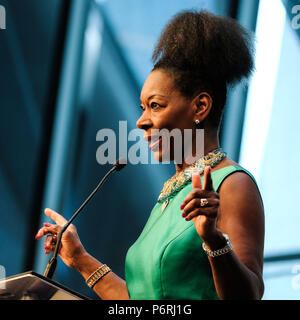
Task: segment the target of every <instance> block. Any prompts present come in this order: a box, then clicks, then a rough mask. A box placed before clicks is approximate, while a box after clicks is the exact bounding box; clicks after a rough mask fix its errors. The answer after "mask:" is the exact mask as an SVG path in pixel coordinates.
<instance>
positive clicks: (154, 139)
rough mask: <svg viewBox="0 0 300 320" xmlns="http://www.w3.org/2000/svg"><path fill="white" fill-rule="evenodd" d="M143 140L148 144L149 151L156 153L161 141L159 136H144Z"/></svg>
mask: <svg viewBox="0 0 300 320" xmlns="http://www.w3.org/2000/svg"><path fill="white" fill-rule="evenodd" d="M144 139H145V140H146V141H147V142H148V143H149V149H150V150H151V151H156V150H157V149H158V146H159V143H160V141H161V136H144Z"/></svg>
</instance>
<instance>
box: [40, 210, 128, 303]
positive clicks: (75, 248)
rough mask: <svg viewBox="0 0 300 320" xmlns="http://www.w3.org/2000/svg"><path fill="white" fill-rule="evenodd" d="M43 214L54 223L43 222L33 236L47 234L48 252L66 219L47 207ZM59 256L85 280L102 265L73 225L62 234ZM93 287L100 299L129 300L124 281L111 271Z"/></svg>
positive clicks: (46, 244) (52, 247) (53, 246)
mask: <svg viewBox="0 0 300 320" xmlns="http://www.w3.org/2000/svg"><path fill="white" fill-rule="evenodd" d="M45 214H46V215H47V216H48V217H50V218H51V219H52V220H53V221H55V222H56V224H49V223H45V224H44V227H42V228H41V229H40V230H39V231H38V233H37V234H36V237H35V238H36V239H41V238H42V237H43V236H45V235H48V236H47V237H46V240H45V253H46V254H49V253H50V252H52V251H54V248H55V243H53V235H58V233H59V232H60V229H61V226H63V225H64V224H65V223H66V222H67V220H66V219H65V218H64V217H63V216H61V215H60V214H58V213H57V212H55V211H53V210H51V209H48V208H47V209H45ZM59 256H60V258H61V259H62V260H63V262H64V263H65V264H66V265H67V266H69V267H71V268H73V269H75V270H77V271H78V272H79V273H80V274H81V275H82V276H83V278H84V279H85V280H87V279H88V277H89V276H90V275H91V274H92V273H93V272H94V271H96V270H97V269H98V268H99V267H101V266H102V265H103V263H101V262H100V261H98V260H97V259H95V258H94V257H92V256H91V255H90V254H89V253H88V252H87V251H86V250H85V248H84V247H83V245H82V244H81V242H80V239H79V237H78V234H77V231H76V228H75V226H74V225H70V226H69V227H68V229H67V230H66V231H65V232H64V234H63V236H62V241H61V247H60V249H59ZM93 289H94V291H95V292H96V293H97V295H98V296H99V297H100V298H101V299H102V300H129V295H128V291H127V287H126V282H125V281H124V280H123V279H121V278H120V277H118V276H117V275H116V274H114V273H113V272H112V271H110V272H109V273H107V274H106V275H105V276H103V278H101V279H100V280H99V281H98V282H97V283H96V284H95V285H94V287H93Z"/></svg>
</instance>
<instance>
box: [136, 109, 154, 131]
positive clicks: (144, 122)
mask: <svg viewBox="0 0 300 320" xmlns="http://www.w3.org/2000/svg"><path fill="white" fill-rule="evenodd" d="M152 125H153V123H152V120H151V118H150V117H149V115H148V112H147V111H144V113H143V114H142V115H141V116H140V118H139V119H138V120H137V122H136V126H137V127H138V128H139V129H143V130H147V129H149V128H151V127H152Z"/></svg>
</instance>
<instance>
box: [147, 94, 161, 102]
mask: <svg viewBox="0 0 300 320" xmlns="http://www.w3.org/2000/svg"><path fill="white" fill-rule="evenodd" d="M156 96H159V97H162V98H166V96H163V95H162V94H158V93H155V94H152V95H151V96H150V97H148V98H147V100H146V101H149V100H150V99H152V98H154V97H156Z"/></svg>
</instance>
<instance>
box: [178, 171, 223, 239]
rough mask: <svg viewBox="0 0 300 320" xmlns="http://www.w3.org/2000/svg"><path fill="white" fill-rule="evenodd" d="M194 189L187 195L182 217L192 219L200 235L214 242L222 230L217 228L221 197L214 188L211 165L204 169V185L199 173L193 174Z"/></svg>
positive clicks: (182, 207) (183, 204)
mask: <svg viewBox="0 0 300 320" xmlns="http://www.w3.org/2000/svg"><path fill="white" fill-rule="evenodd" d="M192 185H193V190H192V191H191V192H190V193H189V194H188V195H187V196H186V198H185V199H184V201H183V203H182V205H181V207H180V209H181V210H183V213H182V217H183V218H185V220H187V221H190V220H192V221H193V222H194V224H195V227H196V230H197V232H198V234H199V236H200V237H201V238H202V240H203V241H204V242H208V243H210V242H214V240H215V239H216V237H219V238H220V234H221V232H220V231H219V230H218V229H217V228H216V222H217V217H218V210H219V204H220V197H219V194H218V193H217V192H215V190H214V188H213V183H212V179H211V167H209V166H207V167H205V169H204V183H203V187H202V183H201V178H200V175H199V174H193V176H192Z"/></svg>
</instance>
